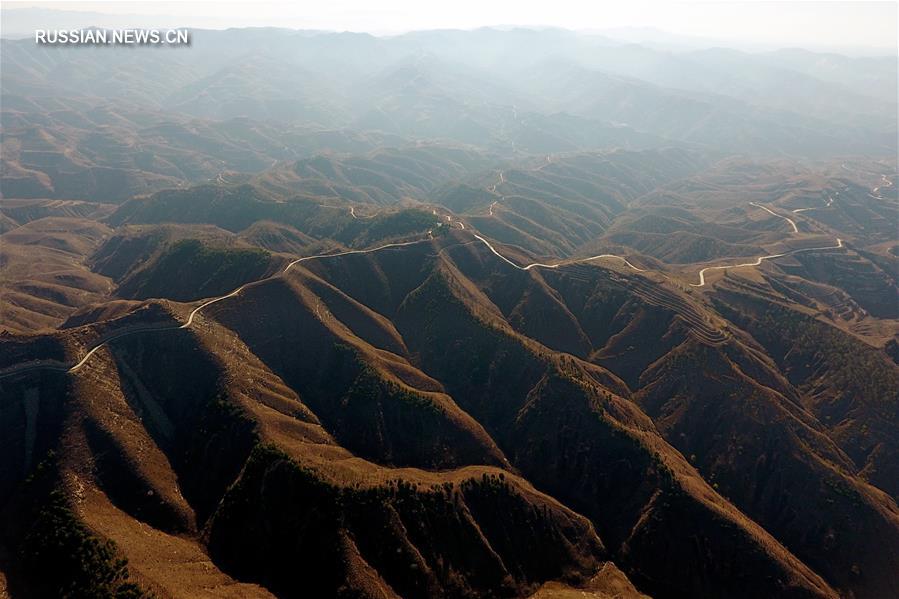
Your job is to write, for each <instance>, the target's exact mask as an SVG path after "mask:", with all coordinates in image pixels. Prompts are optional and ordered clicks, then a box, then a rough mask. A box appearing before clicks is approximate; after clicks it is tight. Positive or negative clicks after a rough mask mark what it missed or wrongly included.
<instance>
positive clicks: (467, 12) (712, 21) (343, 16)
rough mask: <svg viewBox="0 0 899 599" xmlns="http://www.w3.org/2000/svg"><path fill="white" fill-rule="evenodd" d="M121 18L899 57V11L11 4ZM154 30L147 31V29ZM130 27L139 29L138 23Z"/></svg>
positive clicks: (462, 2) (661, 4) (378, 1)
mask: <svg viewBox="0 0 899 599" xmlns="http://www.w3.org/2000/svg"><path fill="white" fill-rule="evenodd" d="M28 6H41V7H44V8H56V9H62V10H77V11H89V12H98V13H114V14H118V15H158V16H163V15H164V16H166V17H168V18H167V19H166V23H165V24H166V25H168V24H169V20H170V19H171V18H174V19H176V20H177V21H178V22H180V23H181V24H183V25H186V26H192V27H207V28H222V27H247V26H279V27H291V28H312V29H336V30H349V31H368V32H372V33H395V32H401V31H407V30H410V29H435V28H474V27H481V26H491V25H492V26H501V25H548V26H557V27H565V28H569V29H610V28H631V27H639V28H653V29H660V30H663V31H666V32H670V33H675V34H680V35H690V36H699V37H704V38H711V39H717V40H730V41H733V42H741V43H745V42H755V43H759V44H765V45H776V46H787V45H789V46H804V47H850V46H866V47H879V48H895V47H896V44H897V40H896V38H897V3H896V2H727V1H720V0H719V1H710V2H665V1H657V2H641V1H639V0H636V1H630V0H619V1H616V2H598V1H592V2H591V1H588V0H539V1H532V0H497V1H490V0H453V1H451V2H435V1H428V0H315V1H308V0H301V1H295V2H218V1H211V2H204V1H199V2H198V1H187V2H123V1H118V2H111V1H110V2H77V1H73V2H41V3H37V2H4V9H11V8H22V7H28ZM153 24H154V23H151V22H149V21H148V22H147V26H152V25H153ZM127 25H128V26H133V24H132V23H131V22H130V20H129V22H128V23H127Z"/></svg>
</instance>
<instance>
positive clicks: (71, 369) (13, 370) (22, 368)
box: [0, 171, 892, 379]
mask: <svg viewBox="0 0 899 599" xmlns="http://www.w3.org/2000/svg"><path fill="white" fill-rule="evenodd" d="M884 179H885V180H886V181H887V185H892V182H891V181H889V180H888V179H887V178H886V177H884ZM504 182H505V179H504V176H503V173H502V171H501V172H500V183H504ZM495 190H496V184H494V185H493V190H492V191H495ZM875 191H876V189H875ZM832 201H833V198H830V200H829V202H828V204H827V205H828V206H829V205H830V202H832ZM495 204H496V202H494V203H493V204H491V205H490V214H491V215H493V206H494V205H495ZM750 204H752V205H753V206H756V207H757V208H761V209H762V210H765V211H766V212H768V213H770V214H772V215H774V216H777V217H778V218H782V219H784V220H786V221H787V222H789V223H790V225H791V226H792V228H793V232H794V233H798V232H799V229H798V228H797V227H796V223H795V222H794V221H793V220H792V219H790V218H787V217H785V216H783V215H780V214H777V213H776V212H774V211H773V210H771V209H769V208H767V207H765V206H763V205H761V204H756V203H755V202H750ZM811 209H812V208H806V209H800V210H811ZM794 212H795V211H794ZM432 214H434V215H436V214H437V211H436V210H434V209H432ZM350 215H351V216H352V217H353V218H357V219H358V218H360V217H358V216H356V213H355V209H354V207H352V206H351V207H350ZM445 218H446V220H447V221H448V222H449V223H450V225H452V224H453V222H455V223H456V224H458V225H459V227H460V228H461V229H462V230H465V224H464V223H463V222H462V221H453V219H452V217H451V216H449V215H445ZM470 232H471V231H470ZM471 234H472V235H473V236H474V238H475V239H477V240H478V241H480V242H481V243H483V244H484V245H485V246H486V247H487V248H488V249H489V250H490V251H491V252H492V253H493V254H494V255H496V256H497V257H499V258H500V259H501V260H503V261H504V262H506V263H507V264H509V265H511V266H512V267H514V268H516V269H518V270H521V271H528V270H531V269H534V268H546V269H556V268H559V267H562V266H567V265H572V264H581V263H586V262H591V261H594V260H602V259H613V260H620V261H621V262H623V263H624V264H625V265H626V266H628V267H629V268H631V269H633V270H635V271H637V272H646V270H645V269H643V268H639V267H637V266H634V265H633V264H631V262H629V261H628V259H627V258H625V257H623V256H618V255H616V254H598V255H596V256H590V257H587V258H577V259H572V260H563V261H561V262H558V263H556V264H544V263H541V262H533V263H531V264H526V265H524V266H521V265H519V264H516V263H515V262H513V261H512V260H510V259H509V258H507V257H506V256H503V255H502V254H501V253H500V252H499V251H497V249H496V248H495V247H494V246H493V244H491V243H490V242H489V241H488V240H487V239H486V238H484V237H482V236H481V235H479V234H477V233H474V232H471ZM428 237H429V238H432V236H431V232H430V231H429V232H428ZM421 241H422V240H415V241H405V242H398V243H387V244H384V245H381V246H378V247H375V248H370V249H365V250H347V251H345V252H337V253H334V254H317V255H314V256H304V257H302V258H297V259H296V260H293V261H292V262H290V263H289V264H288V265H287V266H285V267H284V269H283V270H282V271H280V272H278V273H276V274H274V275H271V276H269V277H265V278H263V279H259V280H257V281H251V282H249V283H244V284H243V285H241V286H240V287H238V288H237V289H235V290H234V291H231V292H230V293H227V294H225V295H222V296H219V297H215V298H212V299H210V300H207V301H205V302H203V303H202V304H200V305H199V306H197V307H196V308H194V309H193V310H191V312H190V313H189V314H188V316H187V320H186V321H185V322H184V323H183V324H181V325H172V326H167V327H142V328H136V329H129V330H127V331H121V332H120V333H118V334H116V333H114V334H112V335H111V336H110V337H108V338H106V339H104V340H103V341H101V342H99V343H97V345H95V346H94V347H92V348H91V349H89V350H88V351H87V353H86V354H85V355H84V357H82V358H81V359H80V360H79V361H78V362H77V363H75V364H73V365H72V366H68V367H66V366H65V365H58V364H35V363H33V362H30V363H24V364H21V365H19V366H12V367H10V368H9V369H8V370H6V371H5V372H2V373H0V379H3V378H7V377H10V376H13V375H16V374H20V373H23V372H27V371H31V370H55V371H59V372H67V373H75V372H78V370H79V369H81V368H82V367H83V366H84V365H85V364H86V363H87V361H88V360H90V358H91V357H92V356H93V355H94V354H95V353H96V352H97V351H98V350H99V349H100V348H102V347H105V346H106V345H107V344H108V343H110V342H112V341H115V340H117V339H122V338H124V337H128V336H131V335H137V334H140V333H147V332H158V331H167V330H179V329H186V328H189V327H190V326H191V325H193V323H194V320H195V318H196V316H197V315H198V314H199V313H200V312H201V311H203V310H204V309H205V308H207V307H209V306H211V305H213V304H215V303H218V302H221V301H223V300H226V299H229V298H232V297H235V296H237V295H238V294H240V292H241V291H243V290H244V289H246V288H247V287H249V286H250V285H256V284H259V283H262V282H263V281H267V280H270V279H273V278H275V277H279V276H283V275H284V274H286V273H287V272H288V271H289V270H290V269H291V268H293V267H294V266H295V265H296V264H299V263H301V262H306V261H309V260H320V259H325V258H337V257H340V256H349V255H352V254H369V253H373V252H378V251H381V250H385V249H389V248H397V247H404V246H409V245H413V244H417V243H421ZM842 247H843V240H842V239H839V238H837V245H835V246H828V247H817V248H803V249H797V250H792V251H789V252H784V253H781V254H771V255H768V256H759V257H758V258H756V259H755V260H754V261H752V262H746V263H743V264H732V265H723V266H707V267H705V268H703V269H702V270H700V271H699V283H690V286H691V287H703V286H705V284H706V280H705V273H706V272H708V271H712V270H726V269H728V268H743V267H747V266H759V265H760V264H761V263H762V262H763V261H765V260H772V259H774V258H780V257H783V256H787V255H791V254H798V253H800V252H812V251H823V250H833V249H840V248H842Z"/></svg>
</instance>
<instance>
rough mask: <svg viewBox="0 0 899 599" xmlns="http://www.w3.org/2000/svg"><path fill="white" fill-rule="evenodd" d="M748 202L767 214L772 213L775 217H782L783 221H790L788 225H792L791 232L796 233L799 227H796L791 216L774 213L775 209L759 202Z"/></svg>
mask: <svg viewBox="0 0 899 599" xmlns="http://www.w3.org/2000/svg"><path fill="white" fill-rule="evenodd" d="M749 203H750V204H751V205H753V206H755V207H756V208H761V209H762V210H764V211H765V212H767V213H768V214H771V215H773V216H776V217H777V218H782V219H784V220H785V221H787V222H788V223H790V226H791V227H793V233H798V232H799V229H798V228H797V227H796V221H794V220H793V219H792V218H787V217H786V216H784V215H782V214H778V213H776V212H775V211H773V210H771V209H770V208H768V207H767V206H762V205H761V204H756V203H755V202H749Z"/></svg>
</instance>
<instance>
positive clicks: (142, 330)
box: [0, 240, 422, 379]
mask: <svg viewBox="0 0 899 599" xmlns="http://www.w3.org/2000/svg"><path fill="white" fill-rule="evenodd" d="M421 241H422V240H416V241H404V242H400V243H387V244H384V245H381V246H378V247H376V248H371V249H367V250H348V251H346V252H338V253H336V254H317V255H315V256H304V257H303V258H297V259H296V260H294V261H293V262H291V263H289V264H288V265H287V266H285V267H284V270H282V271H280V272H278V273H276V274H274V275H271V276H269V277H265V278H264V279H259V280H257V281H251V282H249V283H244V284H243V285H241V286H240V287H238V288H237V289H235V290H234V291H232V292H230V293H227V294H225V295H221V296H219V297H215V298H212V299H210V300H207V301H205V302H203V303H202V304H200V305H199V306H197V307H196V308H194V309H193V310H191V312H190V314H188V316H187V320H186V321H184V323H183V324H181V325H172V326H168V327H142V328H136V329H129V330H127V331H121V332H120V333H118V334H113V335H111V336H110V337H107V338H106V339H104V340H103V341H101V342H100V343H98V344H96V345H95V346H93V347H92V348H91V349H89V350H88V352H87V353H86V354H85V355H84V357H83V358H81V359H80V360H79V361H78V362H76V363H75V364H73V365H72V366H59V365H55V364H33V363H25V364H21V365H20V366H19V367H15V366H13V367H11V368H10V369H9V370H7V371H6V372H2V373H0V379H3V378H7V377H10V376H13V375H16V374H21V373H23V372H27V371H31V370H55V371H58V372H66V373H75V372H77V371H78V370H79V369H80V368H81V367H82V366H84V365H85V363H87V361H88V360H90V358H91V356H93V355H94V354H95V353H96V352H97V350H99V349H100V348H102V347H105V346H106V345H107V344H108V343H110V342H112V341H115V340H117V339H122V338H124V337H130V336H132V335H138V334H141V333H149V332H154V333H155V332H159V331H175V330H179V329H186V328H188V327H190V326H191V325H192V324H193V322H194V319H195V318H196V316H197V314H199V313H200V312H201V311H202V310H203V309H205V308H207V307H209V306H211V305H212V304H215V303H218V302H220V301H223V300H226V299H228V298H232V297H234V296H236V295H238V294H239V293H240V292H241V291H243V290H244V289H246V288H247V287H249V286H250V285H256V284H259V283H262V282H263V281H268V280H271V279H274V278H275V277H279V276H283V275H284V274H286V273H287V271H289V270H290V269H291V268H293V266H294V265H296V264H299V263H300V262H305V261H307V260H317V259H324V258H336V257H338V256H348V255H350V254H368V253H371V252H377V251H380V250H385V249H388V248H395V247H403V246H407V245H413V244H416V243H421Z"/></svg>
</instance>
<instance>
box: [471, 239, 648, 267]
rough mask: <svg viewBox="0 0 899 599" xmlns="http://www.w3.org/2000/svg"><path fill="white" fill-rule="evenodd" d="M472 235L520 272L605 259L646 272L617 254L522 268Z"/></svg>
mask: <svg viewBox="0 0 899 599" xmlns="http://www.w3.org/2000/svg"><path fill="white" fill-rule="evenodd" d="M472 235H474V236H475V239H477V240H479V241H480V242H481V243H483V244H484V245H486V246H487V249H489V250H490V251H491V252H493V253H494V254H496V255H497V256H498V257H499V258H500V259H501V260H503V261H504V262H506V263H508V264H511V265H512V266H514V267H515V268H517V269H518V270H531V269H532V268H559V267H560V266H568V265H569V264H580V263H582V262H590V261H591V260H601V259H603V258H613V259H615V260H621V261H622V262H624V263H625V264H626V265H627V266H629V267H631V268H633V269H634V270H636V271H637V272H646V270H645V269H642V268H638V267H636V266H634V265H633V264H631V263H630V262H628V260H627V258H624V257H623V256H616V255H615V254H599V255H597V256H590V257H589V258H577V259H575V260H566V261H563V262H558V263H556V264H543V263H541V262H533V263H531V264H527V265H525V266H520V265H518V264H515V263H514V262H512V261H511V260H509V259H508V258H506V257H505V256H503V255H502V254H500V253H499V252H498V251H496V248H495V247H493V244H491V243H490V242H489V241H487V240H486V239H484V238H483V237H481V236H480V235H478V234H477V233H472Z"/></svg>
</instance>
